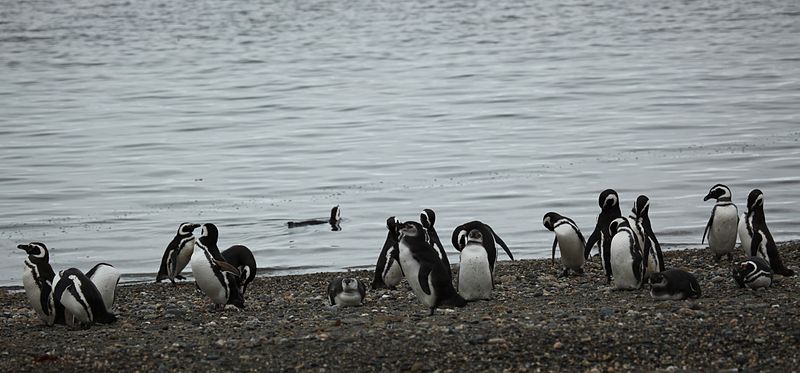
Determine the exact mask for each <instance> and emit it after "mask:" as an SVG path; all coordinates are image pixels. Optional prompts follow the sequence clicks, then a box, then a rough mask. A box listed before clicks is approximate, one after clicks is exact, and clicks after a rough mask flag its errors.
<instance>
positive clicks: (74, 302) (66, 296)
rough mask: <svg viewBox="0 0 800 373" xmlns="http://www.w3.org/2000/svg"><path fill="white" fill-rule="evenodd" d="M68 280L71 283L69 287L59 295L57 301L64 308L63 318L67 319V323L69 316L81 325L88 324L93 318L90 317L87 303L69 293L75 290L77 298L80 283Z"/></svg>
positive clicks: (90, 311)
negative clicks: (59, 297)
mask: <svg viewBox="0 0 800 373" xmlns="http://www.w3.org/2000/svg"><path fill="white" fill-rule="evenodd" d="M71 277H72V276H71ZM68 280H69V281H71V282H72V284H70V285H69V287H67V288H66V289H65V290H64V292H63V293H62V294H61V299H58V301H59V302H61V305H63V306H64V311H65V316H66V317H67V319H68V320H67V322H69V318H70V315H71V316H74V317H75V318H77V319H78V320H80V321H81V322H83V323H90V322H91V321H92V320H93V319H94V316H93V315H92V310H91V307H89V302H88V301H87V300H86V299H84V298H81V299H77V298H75V296H74V295H72V292H71V290H73V289H75V290H77V291H76V293H77V294H78V295H79V296H80V295H81V294H82V292H81V288H80V281H78V280H77V279H73V278H69V279H68Z"/></svg>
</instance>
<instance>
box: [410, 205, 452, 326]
mask: <svg viewBox="0 0 800 373" xmlns="http://www.w3.org/2000/svg"><path fill="white" fill-rule="evenodd" d="M398 232H399V233H400V241H399V247H400V255H399V256H400V265H401V267H402V268H403V273H404V275H405V278H406V281H408V283H409V285H411V289H412V290H413V291H414V294H415V295H416V296H417V299H419V300H420V301H421V302H422V303H423V304H425V305H426V306H428V307H429V308H430V310H431V313H430V314H431V315H433V313H434V311H436V308H437V307H439V306H454V307H463V306H465V305H466V304H467V301H466V300H464V298H463V297H461V296H460V295H459V294H458V293H457V292H456V289H455V288H453V283H452V282H451V280H450V276H448V275H447V271H448V269H447V268H445V267H444V264H443V263H442V261H441V260H439V257H438V256H437V255H436V252H435V251H434V249H433V247H431V245H430V244H429V243H428V240H427V238H426V237H425V228H424V227H423V226H422V224H419V223H417V222H413V221H407V222H404V223H402V224H400V225H399V229H398Z"/></svg>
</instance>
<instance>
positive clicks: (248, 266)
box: [222, 245, 258, 297]
mask: <svg viewBox="0 0 800 373" xmlns="http://www.w3.org/2000/svg"><path fill="white" fill-rule="evenodd" d="M222 257H223V258H224V259H225V261H226V262H228V264H230V265H232V266H234V267H235V268H236V269H238V270H239V277H238V278H237V280H238V281H237V284H238V286H239V293H240V294H241V295H242V297H244V293H245V291H247V285H249V284H250V283H251V282H253V279H255V278H256V271H257V270H258V268H257V267H256V258H255V256H253V252H252V251H250V249H249V248H248V247H247V246H244V245H233V246H231V247H229V248H227V249H225V251H223V252H222Z"/></svg>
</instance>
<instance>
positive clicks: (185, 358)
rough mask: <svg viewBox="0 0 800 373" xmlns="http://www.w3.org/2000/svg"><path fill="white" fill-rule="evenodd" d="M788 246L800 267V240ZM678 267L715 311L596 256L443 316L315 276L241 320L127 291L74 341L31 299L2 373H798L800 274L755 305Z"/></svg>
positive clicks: (266, 296)
mask: <svg viewBox="0 0 800 373" xmlns="http://www.w3.org/2000/svg"><path fill="white" fill-rule="evenodd" d="M779 246H780V248H779V249H780V253H781V255H782V256H783V258H784V261H785V262H786V263H788V265H789V266H790V267H791V268H795V269H797V267H798V263H800V242H787V243H783V244H781V245H779ZM742 258H743V256H741V254H740V256H739V257H738V258H736V259H735V260H739V259H742ZM665 261H666V264H667V267H668V268H669V267H673V268H684V269H686V270H688V271H690V272H692V273H694V274H695V275H696V276H697V278H698V279H699V281H700V284H701V286H702V292H703V295H702V297H701V298H699V299H695V300H686V301H656V300H653V299H652V298H651V297H650V295H649V292H648V290H647V289H641V290H637V291H612V290H611V289H610V288H609V286H607V285H606V284H605V280H604V277H603V275H602V268H601V267H600V264H599V260H598V258H597V257H595V258H593V259H592V261H591V262H589V263H587V264H586V266H585V269H586V273H585V274H584V275H581V276H572V277H568V278H558V277H556V274H557V273H558V272H559V268H558V267H559V266H558V264H556V265H555V266H554V265H552V264H551V261H550V260H549V259H537V260H519V261H515V262H511V261H501V262H498V267H497V268H496V272H495V275H496V282H497V284H496V287H495V290H494V293H493V299H492V300H491V301H479V302H472V303H469V304H468V305H467V306H466V307H464V308H460V309H452V310H451V309H438V310H437V311H436V313H435V315H433V316H428V309H427V308H426V307H425V306H424V305H422V303H420V302H419V301H418V300H417V299H416V297H415V296H414V295H413V293H412V292H411V291H410V289H409V288H408V285H407V284H406V283H405V281H404V282H402V283H401V284H400V286H399V287H398V289H396V290H370V291H368V293H367V299H366V301H365V302H364V305H363V306H361V307H349V308H337V307H331V306H330V305H329V303H328V300H327V296H326V294H325V289H326V286H327V284H328V281H330V280H331V279H332V278H334V277H336V276H341V275H344V274H347V273H314V274H304V275H289V276H276V277H259V278H257V279H256V280H255V281H254V282H253V283H252V284H251V285H250V287H249V288H248V293H247V294H246V305H247V306H246V308H245V309H244V310H242V311H239V310H236V309H235V308H233V307H232V306H228V307H227V308H226V309H225V310H224V311H221V312H215V311H212V310H211V307H210V301H209V300H208V299H207V298H206V297H205V296H204V295H203V294H202V293H200V292H199V291H198V290H197V289H196V288H195V285H194V283H193V282H192V281H187V282H182V283H179V284H178V285H177V286H173V285H171V284H169V283H160V284H155V283H145V284H132V285H122V286H120V287H119V288H118V291H117V302H116V305H115V308H114V312H115V313H116V314H117V316H118V317H119V320H118V321H117V322H116V323H114V324H109V325H98V324H96V325H93V326H92V327H91V328H89V329H87V330H72V329H69V328H67V327H65V326H63V325H57V326H55V327H47V326H44V325H43V324H42V323H41V321H40V320H39V319H38V318H37V317H36V315H35V313H34V311H33V310H32V309H31V307H30V306H29V305H28V302H27V299H26V297H25V294H24V292H22V291H19V290H15V291H12V290H10V289H4V290H3V291H0V299H2V302H0V304H2V311H1V312H2V313H0V316H1V317H0V323H2V329H1V330H0V333H2V338H0V346H1V347H0V370H2V371H6V372H10V371H37V372H53V371H60V372H72V371H126V372H137V371H138V372H172V371H332V372H337V371H442V372H448V371H453V372H462V371H512V372H513V371H534V372H536V371H573V372H620V371H636V372H639V371H664V372H669V371H770V372H792V371H795V372H796V371H798V367H800V296H798V289H800V280H799V279H798V277H797V276H795V277H788V278H776V279H775V281H774V282H773V286H772V287H770V288H769V289H766V290H761V291H751V290H746V289H740V288H738V287H737V286H736V284H735V283H734V281H733V279H732V278H731V276H730V266H731V264H730V262H728V261H727V260H725V259H723V260H722V261H720V262H719V263H715V262H714V261H713V260H712V255H711V254H710V253H709V252H708V251H707V250H702V249H687V250H672V251H668V252H665ZM556 263H558V259H556ZM21 265H22V259H21V260H20V266H21ZM348 275H349V276H351V277H357V278H359V279H361V280H362V281H364V282H365V283H367V284H369V282H370V281H371V279H372V271H353V272H350V273H349V274H348Z"/></svg>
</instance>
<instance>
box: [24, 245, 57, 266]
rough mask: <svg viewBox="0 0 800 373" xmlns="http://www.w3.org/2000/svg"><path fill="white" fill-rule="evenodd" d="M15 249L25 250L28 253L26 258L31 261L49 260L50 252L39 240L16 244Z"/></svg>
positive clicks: (43, 261) (46, 261)
mask: <svg viewBox="0 0 800 373" xmlns="http://www.w3.org/2000/svg"><path fill="white" fill-rule="evenodd" d="M17 249H20V250H25V252H26V253H28V258H30V259H31V261H33V262H42V263H48V262H49V261H50V253H49V252H48V251H47V246H45V245H44V244H43V243H41V242H31V243H29V244H27V245H24V244H23V245H17Z"/></svg>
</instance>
